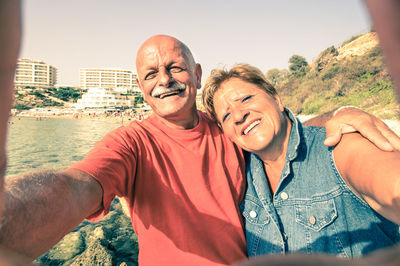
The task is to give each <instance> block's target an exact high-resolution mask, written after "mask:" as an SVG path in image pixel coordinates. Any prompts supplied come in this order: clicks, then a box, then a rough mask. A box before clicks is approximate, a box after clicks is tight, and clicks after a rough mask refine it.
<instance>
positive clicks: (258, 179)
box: [246, 108, 302, 201]
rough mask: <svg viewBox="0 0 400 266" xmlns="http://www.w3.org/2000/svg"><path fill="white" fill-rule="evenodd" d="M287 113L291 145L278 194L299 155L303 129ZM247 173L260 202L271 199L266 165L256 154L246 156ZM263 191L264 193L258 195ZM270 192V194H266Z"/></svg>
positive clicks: (291, 115) (292, 116)
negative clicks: (291, 164) (291, 165)
mask: <svg viewBox="0 0 400 266" xmlns="http://www.w3.org/2000/svg"><path fill="white" fill-rule="evenodd" d="M285 112H286V114H287V116H288V117H289V119H290V121H291V122H292V127H291V129H290V136H289V143H288V148H287V151H286V162H285V166H284V167H283V169H282V174H281V177H280V181H279V185H278V189H277V191H276V193H278V192H279V190H280V186H281V183H282V182H283V180H285V178H286V177H287V176H288V175H289V174H290V162H291V161H293V160H294V159H295V158H296V157H297V155H298V149H299V145H300V130H301V129H302V126H301V123H300V121H299V120H298V119H296V118H295V117H294V115H293V113H292V112H291V111H290V110H289V109H287V108H285ZM246 173H247V177H248V178H250V179H249V180H252V183H253V185H254V187H255V188H256V191H257V194H258V197H259V198H260V200H267V201H268V200H269V199H271V195H270V191H271V190H270V188H269V184H268V182H265V181H266V178H267V176H266V175H265V172H264V163H263V162H262V160H261V159H260V158H259V157H258V156H257V155H256V154H254V153H247V154H246ZM260 191H263V193H258V192H260ZM266 191H269V193H265V192H266Z"/></svg>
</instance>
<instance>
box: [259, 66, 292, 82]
mask: <svg viewBox="0 0 400 266" xmlns="http://www.w3.org/2000/svg"><path fill="white" fill-rule="evenodd" d="M287 75H288V71H287V69H282V70H279V69H277V68H273V69H270V70H268V71H267V73H265V77H266V78H267V80H268V81H269V82H270V83H271V84H272V85H273V86H277V85H278V84H280V83H282V82H283V81H284V80H285V78H286V77H287Z"/></svg>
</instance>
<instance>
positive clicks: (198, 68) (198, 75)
mask: <svg viewBox="0 0 400 266" xmlns="http://www.w3.org/2000/svg"><path fill="white" fill-rule="evenodd" d="M202 73H203V71H202V69H201V65H200V64H196V82H197V84H196V89H198V90H200V89H201V75H202Z"/></svg>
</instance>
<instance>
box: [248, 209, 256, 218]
mask: <svg viewBox="0 0 400 266" xmlns="http://www.w3.org/2000/svg"><path fill="white" fill-rule="evenodd" d="M249 214H250V217H251V218H256V217H257V213H256V212H255V211H250V213H249Z"/></svg>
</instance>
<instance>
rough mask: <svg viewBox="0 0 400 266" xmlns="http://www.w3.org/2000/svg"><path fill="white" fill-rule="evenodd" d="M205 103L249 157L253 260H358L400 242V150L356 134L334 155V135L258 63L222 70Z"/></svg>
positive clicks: (245, 206) (247, 203)
mask: <svg viewBox="0 0 400 266" xmlns="http://www.w3.org/2000/svg"><path fill="white" fill-rule="evenodd" d="M203 104H204V106H205V107H206V111H207V113H208V114H209V115H210V116H211V117H212V118H213V119H214V120H215V121H216V122H217V123H218V125H219V126H220V128H221V129H222V130H223V131H224V133H225V134H226V135H227V136H228V137H229V138H230V139H231V140H232V141H233V142H235V143H236V144H237V145H238V146H240V147H241V148H243V149H244V150H246V151H248V152H249V153H246V168H247V170H246V171H247V182H248V187H247V190H246V195H245V198H244V201H243V203H242V205H241V210H242V213H243V216H244V218H245V229H246V238H247V239H246V240H247V245H248V246H247V251H248V255H249V257H251V256H256V255H262V254H268V253H282V254H283V253H292V252H304V253H315V252H319V253H330V254H337V255H338V256H344V257H358V256H361V255H363V254H367V253H370V252H371V251H374V250H377V249H380V248H383V247H387V246H392V245H394V244H396V243H398V242H400V234H399V226H398V225H397V224H399V223H400V153H399V152H383V151H381V150H379V149H378V148H376V147H375V146H374V145H373V144H371V143H370V142H368V140H366V139H364V138H363V137H361V136H360V135H359V134H357V133H352V134H346V135H344V136H343V138H342V141H341V142H340V144H338V145H337V146H336V147H335V148H329V147H326V146H325V145H324V144H323V141H324V139H325V129H324V128H317V127H306V126H303V125H302V124H301V123H300V122H299V121H298V120H297V119H296V118H295V117H294V116H293V114H292V113H291V112H290V111H289V110H288V109H285V108H284V106H283V104H282V102H281V100H280V98H279V96H278V95H277V93H276V91H275V89H274V88H273V87H272V86H271V85H270V84H269V83H268V82H267V81H266V79H265V77H264V75H263V73H262V72H261V71H260V70H258V69H257V68H255V67H252V66H250V65H244V64H241V65H236V66H234V67H233V68H232V69H231V70H229V71H225V70H221V69H218V70H214V71H213V72H212V73H211V76H210V77H209V78H208V79H207V82H206V85H205V87H204V89H203ZM396 223H397V224H396Z"/></svg>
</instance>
